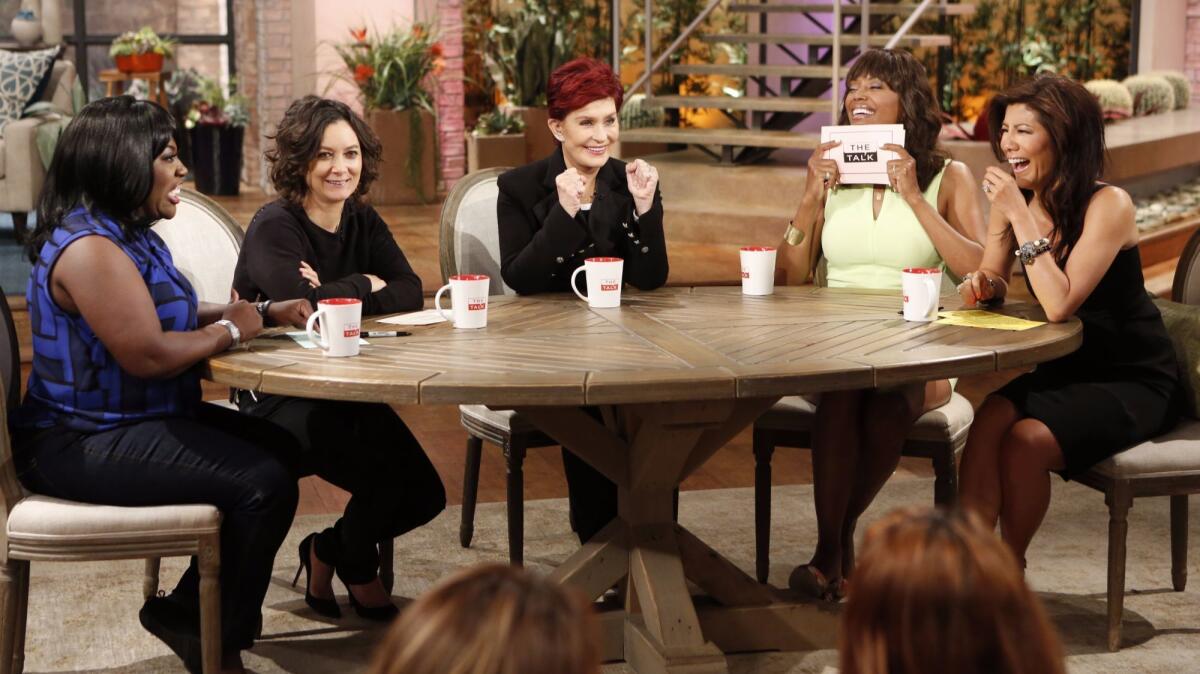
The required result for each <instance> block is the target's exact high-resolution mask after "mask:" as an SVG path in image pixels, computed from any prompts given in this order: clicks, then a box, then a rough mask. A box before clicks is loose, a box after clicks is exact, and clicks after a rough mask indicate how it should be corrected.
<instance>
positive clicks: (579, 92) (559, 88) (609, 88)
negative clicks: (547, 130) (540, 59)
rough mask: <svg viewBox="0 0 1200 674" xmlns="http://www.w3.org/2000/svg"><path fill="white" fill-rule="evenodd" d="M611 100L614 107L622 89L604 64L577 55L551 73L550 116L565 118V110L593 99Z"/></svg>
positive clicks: (548, 99) (623, 95) (577, 107)
mask: <svg viewBox="0 0 1200 674" xmlns="http://www.w3.org/2000/svg"><path fill="white" fill-rule="evenodd" d="M605 98H611V99H613V102H614V103H616V104H617V110H618V111H620V109H621V102H622V101H623V100H624V99H625V90H624V89H622V88H621V80H620V79H619V78H617V75H616V73H614V72H613V71H612V68H610V67H608V64H607V63H604V62H603V61H597V60H596V59H592V58H577V59H575V60H574V61H569V62H567V63H564V64H562V65H561V66H559V67H558V68H556V69H555V70H554V72H552V73H550V84H549V86H548V87H547V89H546V103H547V107H548V108H550V119H560V120H561V119H566V117H567V113H569V112H571V111H572V110H578V109H579V108H582V107H584V106H585V105H587V104H589V103H591V102H593V101H600V100H604V99H605Z"/></svg>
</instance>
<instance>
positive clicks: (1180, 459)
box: [1074, 231, 1200, 651]
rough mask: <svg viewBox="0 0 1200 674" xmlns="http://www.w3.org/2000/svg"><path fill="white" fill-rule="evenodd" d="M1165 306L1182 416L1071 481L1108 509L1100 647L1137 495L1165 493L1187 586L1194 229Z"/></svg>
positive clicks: (1196, 268) (1196, 347)
mask: <svg viewBox="0 0 1200 674" xmlns="http://www.w3.org/2000/svg"><path fill="white" fill-rule="evenodd" d="M1171 300H1172V301H1171V302H1167V301H1164V300H1156V303H1157V304H1158V305H1159V308H1160V310H1161V311H1162V314H1163V322H1164V323H1166V326H1167V331H1168V332H1169V333H1170V334H1171V341H1173V342H1174V343H1175V353H1176V356H1177V357H1178V359H1179V362H1180V365H1181V368H1180V369H1181V371H1182V372H1183V380H1184V388H1185V390H1186V395H1185V397H1186V405H1185V411H1184V413H1183V416H1182V418H1181V419H1180V421H1179V423H1178V424H1177V425H1176V426H1175V428H1174V429H1172V430H1171V431H1170V432H1168V433H1166V434H1164V435H1162V436H1159V437H1157V438H1154V439H1152V440H1147V441H1146V442H1143V443H1141V444H1139V445H1136V446H1134V447H1131V448H1129V449H1127V450H1125V451H1123V452H1120V453H1118V454H1116V455H1115V456H1112V457H1110V458H1108V459H1105V460H1104V461H1101V462H1100V463H1098V464H1097V465H1095V466H1093V467H1092V468H1091V469H1089V470H1087V471H1086V472H1084V473H1082V474H1080V475H1077V476H1076V477H1075V478H1074V479H1075V480H1076V481H1078V482H1079V483H1080V484H1084V485H1087V486H1089V487H1091V488H1093V489H1096V490H1098V491H1101V492H1104V502H1105V504H1107V505H1108V590H1107V603H1108V635H1107V636H1108V650H1110V651H1117V650H1120V648H1121V617H1122V613H1123V612H1124V608H1125V554H1126V550H1125V537H1126V534H1127V533H1128V531H1129V522H1128V516H1129V509H1130V508H1132V507H1133V499H1135V498H1138V497H1141V496H1170V497H1171V506H1170V512H1171V514H1170V520H1171V586H1172V587H1173V588H1174V589H1175V591H1176V592H1183V590H1184V587H1185V586H1186V585H1187V540H1188V496H1189V495H1190V494H1196V493H1200V410H1198V409H1197V402H1196V401H1197V400H1198V398H1197V393H1198V392H1200V391H1198V389H1200V231H1197V232H1196V233H1194V234H1192V238H1191V239H1189V240H1188V243H1187V246H1185V247H1184V250H1183V254H1182V255H1180V256H1179V262H1178V263H1177V266H1176V267H1175V282H1174V285H1173V287H1172V290H1171Z"/></svg>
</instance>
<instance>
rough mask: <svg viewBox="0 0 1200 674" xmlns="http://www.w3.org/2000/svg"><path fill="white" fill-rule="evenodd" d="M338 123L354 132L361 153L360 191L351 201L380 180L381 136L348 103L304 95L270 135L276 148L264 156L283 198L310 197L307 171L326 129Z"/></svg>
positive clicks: (289, 199)
mask: <svg viewBox="0 0 1200 674" xmlns="http://www.w3.org/2000/svg"><path fill="white" fill-rule="evenodd" d="M339 121H344V122H346V123H347V124H349V125H350V128H351V129H354V135H356V136H358V145H359V149H360V150H361V152H362V171H361V172H360V173H359V176H358V189H356V190H354V194H353V195H351V197H350V198H351V199H354V200H358V199H360V198H362V196H363V195H365V194H366V193H367V191H368V190H370V189H371V183H374V182H375V179H376V178H378V177H379V162H380V158H381V157H382V155H383V144H382V143H380V142H379V137H378V136H376V135H375V132H374V131H372V130H371V127H369V126H367V123H366V122H364V121H363V119H362V117H359V116H358V115H356V114H355V113H354V111H353V110H351V109H350V107H349V106H347V105H346V104H345V103H342V102H340V101H334V100H330V99H328V98H321V97H320V96H305V97H304V98H301V99H299V100H296V101H293V102H292V104H291V105H289V106H288V109H287V112H285V113H283V119H282V120H280V122H279V128H278V129H276V130H275V135H274V136H268V138H269V139H271V140H274V141H275V147H273V148H271V149H270V150H267V151H266V152H265V153H264V156H265V157H266V158H267V161H268V162H270V164H271V184H272V185H274V186H275V191H277V192H279V194H280V196H282V197H283V198H284V199H286V200H288V201H290V202H292V203H295V204H299V203H301V202H302V201H303V200H304V196H305V195H306V194H308V170H309V167H310V166H312V163H313V161H314V160H316V158H317V152H318V151H319V150H320V149H321V138H322V137H323V136H324V135H325V127H327V126H329V125H330V124H333V123H334V122H339Z"/></svg>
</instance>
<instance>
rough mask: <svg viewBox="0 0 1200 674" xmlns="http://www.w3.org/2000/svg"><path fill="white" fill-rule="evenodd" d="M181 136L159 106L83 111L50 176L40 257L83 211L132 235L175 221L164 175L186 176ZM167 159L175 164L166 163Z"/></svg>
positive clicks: (103, 103)
mask: <svg viewBox="0 0 1200 674" xmlns="http://www.w3.org/2000/svg"><path fill="white" fill-rule="evenodd" d="M174 133H175V120H174V119H172V118H171V115H170V113H168V112H167V111H166V110H164V109H162V108H161V107H160V106H159V105H157V104H156V103H151V102H148V101H139V100H137V99H135V98H133V97H132V96H114V97H111V98H101V99H99V100H96V101H93V102H91V103H89V104H87V105H86V106H84V108H83V109H82V110H80V111H79V114H78V115H76V116H75V118H74V119H73V120H71V123H70V124H68V125H67V128H66V130H65V131H63V134H62V136H61V137H60V138H59V139H58V145H57V147H56V148H55V151H54V158H53V159H52V160H51V161H50V168H49V170H48V171H47V172H46V182H45V184H44V185H43V187H42V194H41V197H40V199H39V202H38V211H37V214H38V224H37V227H36V229H35V230H34V231H33V234H32V235H31V238H30V243H29V250H30V254H31V256H33V259H36V256H37V253H38V251H39V250H40V249H41V246H42V244H43V243H45V241H46V240H47V239H48V238H49V236H50V233H51V232H53V231H54V229H55V228H57V227H58V225H59V223H60V222H61V221H62V219H63V217H65V216H66V215H67V214H68V213H70V212H71V211H72V210H74V209H76V208H78V207H80V206H83V207H86V208H88V209H91V210H93V211H99V212H102V213H105V214H106V215H108V216H109V217H111V218H113V219H114V220H116V221H117V222H119V223H121V225H122V226H124V227H125V228H127V229H136V228H144V227H149V226H150V225H151V224H152V223H153V222H154V221H156V220H158V219H160V218H164V217H166V218H170V217H174V215H175V204H174V203H173V200H172V198H171V197H170V194H169V192H170V190H169V189H163V188H164V187H165V186H167V185H169V184H170V183H171V182H172V181H171V176H170V175H164V176H163V177H162V178H161V179H160V178H159V176H158V172H162V173H164V174H167V173H170V174H174V173H175V172H176V170H177V171H178V172H180V173H183V174H186V170H183V169H182V167H179V165H178V163H177V160H176V159H175V152H174V150H173V148H174V145H173V138H174ZM168 154H169V158H170V159H171V160H172V162H175V163H174V164H172V165H171V166H167V162H160V161H159V159H160V156H164V155H168ZM160 164H162V166H160ZM13 170H15V169H13Z"/></svg>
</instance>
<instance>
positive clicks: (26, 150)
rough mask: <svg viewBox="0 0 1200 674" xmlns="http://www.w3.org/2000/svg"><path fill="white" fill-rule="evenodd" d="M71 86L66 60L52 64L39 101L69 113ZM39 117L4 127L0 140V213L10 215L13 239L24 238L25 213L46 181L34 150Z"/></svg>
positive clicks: (72, 75) (72, 78)
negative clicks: (13, 226) (47, 81)
mask: <svg viewBox="0 0 1200 674" xmlns="http://www.w3.org/2000/svg"><path fill="white" fill-rule="evenodd" d="M74 86H75V66H74V64H72V63H71V62H70V61H64V60H59V61H57V62H55V64H54V70H53V72H52V73H51V74H50V82H49V84H48V85H47V87H46V91H45V93H44V94H43V95H42V98H41V99H40V100H41V101H46V102H49V103H51V104H52V105H53V106H54V107H55V109H57V110H61V111H63V112H64V113H67V114H69V113H70V112H71V108H72V105H71V90H72V89H73V88H74ZM44 122H45V118H43V117H25V118H22V119H19V120H16V121H14V122H10V123H9V124H8V125H7V126H5V127H4V131H3V133H4V135H3V137H2V138H0V211H6V212H9V213H12V218H13V224H14V225H15V226H16V231H17V239H18V240H21V239H23V238H24V232H25V225H26V220H27V219H28V215H29V212H30V211H32V210H34V209H35V208H36V207H37V199H38V195H39V194H41V191H42V183H43V182H44V181H45V179H46V169H45V167H44V166H43V165H42V158H41V155H40V154H39V153H38V148H37V128H38V126H40V125H41V124H43V123H44Z"/></svg>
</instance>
